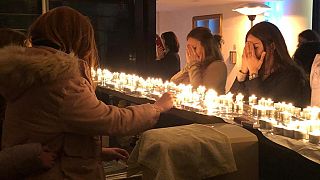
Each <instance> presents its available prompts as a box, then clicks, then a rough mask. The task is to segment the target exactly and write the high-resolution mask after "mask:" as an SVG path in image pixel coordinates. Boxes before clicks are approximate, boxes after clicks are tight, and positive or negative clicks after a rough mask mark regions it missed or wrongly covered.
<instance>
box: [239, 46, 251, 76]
mask: <svg viewBox="0 0 320 180" xmlns="http://www.w3.org/2000/svg"><path fill="white" fill-rule="evenodd" d="M245 50H246V48H243V53H242V62H241V73H243V74H247V73H248V71H249V69H248V64H247V59H246V52H245Z"/></svg>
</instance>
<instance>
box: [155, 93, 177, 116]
mask: <svg viewBox="0 0 320 180" xmlns="http://www.w3.org/2000/svg"><path fill="white" fill-rule="evenodd" d="M173 101H174V97H173V96H172V94H171V93H169V92H166V93H164V94H163V95H162V96H161V97H160V98H159V99H158V100H157V101H156V102H155V103H154V105H156V106H157V107H158V108H159V110H160V112H166V111H168V110H170V109H171V108H172V107H173Z"/></svg>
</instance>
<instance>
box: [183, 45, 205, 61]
mask: <svg viewBox="0 0 320 180" xmlns="http://www.w3.org/2000/svg"><path fill="white" fill-rule="evenodd" d="M186 59H187V64H195V63H200V62H201V60H202V59H203V55H202V54H197V52H196V50H195V49H194V48H193V47H192V46H190V45H187V51H186Z"/></svg>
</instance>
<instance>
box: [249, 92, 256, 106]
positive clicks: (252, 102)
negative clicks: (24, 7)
mask: <svg viewBox="0 0 320 180" xmlns="http://www.w3.org/2000/svg"><path fill="white" fill-rule="evenodd" d="M255 104H257V97H256V96H255V95H254V94H253V95H251V96H250V97H249V105H251V106H252V105H255Z"/></svg>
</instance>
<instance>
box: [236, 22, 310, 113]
mask: <svg viewBox="0 0 320 180" xmlns="http://www.w3.org/2000/svg"><path fill="white" fill-rule="evenodd" d="M231 91H232V92H234V93H237V92H242V93H244V94H245V95H246V96H250V95H252V94H255V95H257V96H259V97H266V98H272V99H273V100H274V101H278V102H281V101H286V102H291V103H293V104H294V105H296V106H302V107H303V106H306V105H308V104H309V102H310V87H309V83H308V81H307V79H306V77H305V76H304V74H303V71H302V69H300V68H299V67H298V66H297V65H296V64H295V63H294V61H293V60H292V59H291V58H290V55H289V53H288V50H287V46H286V44H285V41H284V38H283V36H282V34H281V32H280V30H279V29H278V28H277V27H276V26H275V25H273V24H272V23H269V22H261V23H258V24H256V25H255V26H253V27H252V28H251V29H250V30H249V32H248V33H247V35H246V44H245V48H244V50H243V55H242V66H241V70H240V71H239V72H238V75H237V80H236V81H235V83H234V84H233V86H232V88H231Z"/></svg>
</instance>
